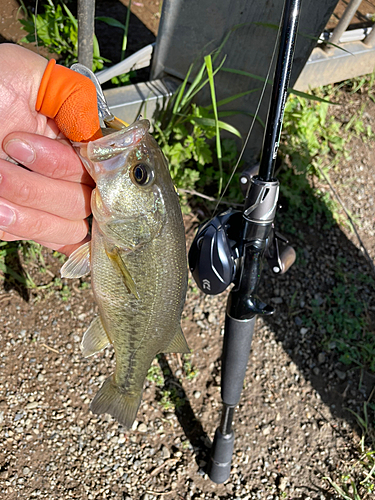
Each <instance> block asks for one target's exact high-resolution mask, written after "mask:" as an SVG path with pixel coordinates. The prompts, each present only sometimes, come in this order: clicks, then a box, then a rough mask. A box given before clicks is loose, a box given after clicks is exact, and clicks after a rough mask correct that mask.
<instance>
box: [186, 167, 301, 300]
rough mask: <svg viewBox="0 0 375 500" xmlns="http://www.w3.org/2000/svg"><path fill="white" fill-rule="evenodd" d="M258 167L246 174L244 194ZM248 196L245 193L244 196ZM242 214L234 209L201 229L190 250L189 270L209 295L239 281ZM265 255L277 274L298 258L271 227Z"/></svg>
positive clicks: (243, 184)
mask: <svg viewBox="0 0 375 500" xmlns="http://www.w3.org/2000/svg"><path fill="white" fill-rule="evenodd" d="M256 173H257V166H256V167H253V168H251V169H248V170H246V171H245V172H243V174H242V175H241V178H240V182H241V188H242V189H243V190H244V191H245V190H246V188H247V185H248V184H250V181H251V179H252V178H253V177H254V175H255V174H256ZM244 194H245V193H244ZM242 227H243V212H242V211H238V210H233V209H232V208H230V209H228V210H226V211H225V212H223V213H221V214H219V215H217V216H216V217H214V218H213V219H211V220H209V221H208V222H206V223H204V224H202V225H201V226H199V228H198V231H197V234H196V236H195V238H194V241H193V243H192V245H191V247H190V251H189V267H190V271H191V273H192V275H193V277H194V279H195V282H196V284H197V286H198V287H199V288H200V290H202V292H204V293H206V294H208V295H218V294H220V293H222V292H224V290H226V289H227V288H228V286H229V285H230V284H231V283H233V282H234V281H235V280H236V275H237V272H238V269H239V267H240V266H239V259H240V256H241V254H242V248H241V246H242V245H243V235H242V233H243V231H242ZM264 256H265V258H266V260H267V262H268V264H269V266H270V268H271V270H272V272H273V273H274V274H284V273H286V271H287V270H288V269H289V268H290V267H291V266H292V264H293V263H294V261H295V259H296V253H295V251H294V249H293V247H291V246H289V245H288V240H287V239H286V238H285V237H284V236H282V235H281V234H280V233H279V232H277V231H275V229H274V226H273V224H272V228H271V230H270V232H269V235H268V237H267V239H266V247H265V251H264Z"/></svg>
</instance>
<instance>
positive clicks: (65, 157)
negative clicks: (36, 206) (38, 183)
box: [3, 132, 95, 186]
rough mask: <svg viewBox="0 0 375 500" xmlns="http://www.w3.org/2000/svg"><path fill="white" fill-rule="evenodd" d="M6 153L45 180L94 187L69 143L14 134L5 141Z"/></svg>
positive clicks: (33, 135)
mask: <svg viewBox="0 0 375 500" xmlns="http://www.w3.org/2000/svg"><path fill="white" fill-rule="evenodd" d="M3 149H4V151H5V152H6V153H7V154H8V156H10V157H11V158H13V159H14V160H16V161H17V162H19V163H21V164H22V165H24V166H25V167H27V168H29V169H30V170H32V171H34V172H37V173H39V174H42V175H45V176H46V177H52V178H53V179H64V180H67V181H71V182H80V183H83V184H88V185H89V186H93V185H95V183H94V181H93V180H92V178H91V177H90V176H89V174H88V173H87V171H86V169H85V167H84V166H83V165H82V163H81V160H80V159H79V158H78V156H77V154H76V152H75V151H74V149H73V147H72V146H71V145H70V144H69V142H68V141H67V140H66V139H62V140H58V139H50V138H48V137H45V136H42V135H37V134H30V133H28V132H12V133H11V134H9V135H7V136H6V137H5V139H4V142H3Z"/></svg>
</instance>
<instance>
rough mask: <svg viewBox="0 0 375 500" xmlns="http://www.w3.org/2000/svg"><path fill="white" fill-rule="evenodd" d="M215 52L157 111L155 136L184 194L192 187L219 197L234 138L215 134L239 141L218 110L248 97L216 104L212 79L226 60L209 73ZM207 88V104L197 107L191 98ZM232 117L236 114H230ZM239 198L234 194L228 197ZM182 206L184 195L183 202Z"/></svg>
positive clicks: (233, 153)
mask: <svg viewBox="0 0 375 500" xmlns="http://www.w3.org/2000/svg"><path fill="white" fill-rule="evenodd" d="M218 54H219V51H218V52H216V53H215V54H214V55H213V56H212V55H208V56H206V57H205V58H204V63H203V64H202V65H201V66H200V68H199V70H198V71H197V73H196V76H195V78H194V79H193V80H192V82H191V83H190V85H189V81H190V76H191V74H192V72H193V68H194V65H191V66H190V68H189V70H188V72H187V75H186V77H185V79H184V81H183V82H182V84H181V85H180V86H179V88H178V89H177V90H176V92H175V93H174V95H173V96H172V98H171V99H170V100H169V102H168V103H167V105H166V106H165V107H164V109H162V110H160V111H159V113H158V114H157V116H156V120H155V123H154V128H155V132H154V136H155V138H156V140H157V141H158V143H159V144H160V146H161V148H162V149H163V152H164V154H165V155H166V157H167V159H168V162H169V168H170V172H171V176H172V179H173V180H174V182H175V184H176V186H177V188H180V189H183V190H185V191H189V190H194V189H195V188H199V189H202V190H203V189H205V190H206V191H208V192H209V193H211V194H215V193H217V194H219V193H220V192H221V190H222V186H223V185H224V183H225V182H226V180H227V179H228V178H229V168H228V167H229V165H231V164H233V163H234V161H235V160H236V157H237V147H236V143H235V141H234V140H233V139H228V138H226V139H221V136H220V132H221V131H223V130H224V131H226V132H229V133H231V134H232V135H234V136H236V137H238V138H241V135H240V133H239V132H238V130H237V129H236V128H235V127H233V126H232V125H230V124H228V123H226V122H224V121H222V120H221V119H220V111H219V108H220V106H222V105H224V104H228V103H229V102H232V101H234V100H235V99H237V98H239V97H242V96H243V95H245V94H248V93H250V92H255V90H252V91H250V92H245V93H241V94H237V95H234V96H232V97H230V98H227V99H224V100H221V101H217V99H216V92H215V84H214V77H215V75H216V74H217V73H218V71H220V68H221V67H222V65H223V63H224V61H225V57H223V59H222V61H221V63H220V64H219V65H218V66H217V67H216V68H214V62H215V60H216V59H217V56H218ZM206 85H208V86H209V89H210V95H211V104H210V105H208V106H199V105H197V104H196V103H195V102H194V98H195V97H196V96H197V94H198V93H199V92H201V91H202V90H203V89H204V88H205V87H206ZM234 113H235V112H234ZM231 195H232V196H234V197H236V196H237V197H238V195H239V190H236V192H234V191H233V190H232V191H231V193H230V196H231ZM183 201H184V202H185V203H186V196H184V197H183Z"/></svg>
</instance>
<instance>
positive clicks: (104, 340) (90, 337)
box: [81, 316, 110, 358]
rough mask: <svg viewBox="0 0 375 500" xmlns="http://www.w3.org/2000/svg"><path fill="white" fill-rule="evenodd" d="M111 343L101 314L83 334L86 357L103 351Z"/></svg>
mask: <svg viewBox="0 0 375 500" xmlns="http://www.w3.org/2000/svg"><path fill="white" fill-rule="evenodd" d="M109 345H110V341H109V338H108V335H107V333H106V331H105V330H104V327H103V324H102V321H101V319H100V316H97V317H96V318H94V319H93V321H92V323H91V325H90V326H89V327H88V329H87V330H86V331H85V333H84V334H83V338H82V342H81V349H82V354H83V356H84V357H85V358H88V357H89V356H92V355H93V354H96V353H97V352H100V351H102V350H103V349H105V348H106V347H108V346H109Z"/></svg>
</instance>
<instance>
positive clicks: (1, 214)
mask: <svg viewBox="0 0 375 500" xmlns="http://www.w3.org/2000/svg"><path fill="white" fill-rule="evenodd" d="M15 218H16V214H15V213H14V212H13V210H12V209H11V208H9V207H7V206H5V205H0V226H1V227H6V226H10V224H12V222H14V220H15Z"/></svg>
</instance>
